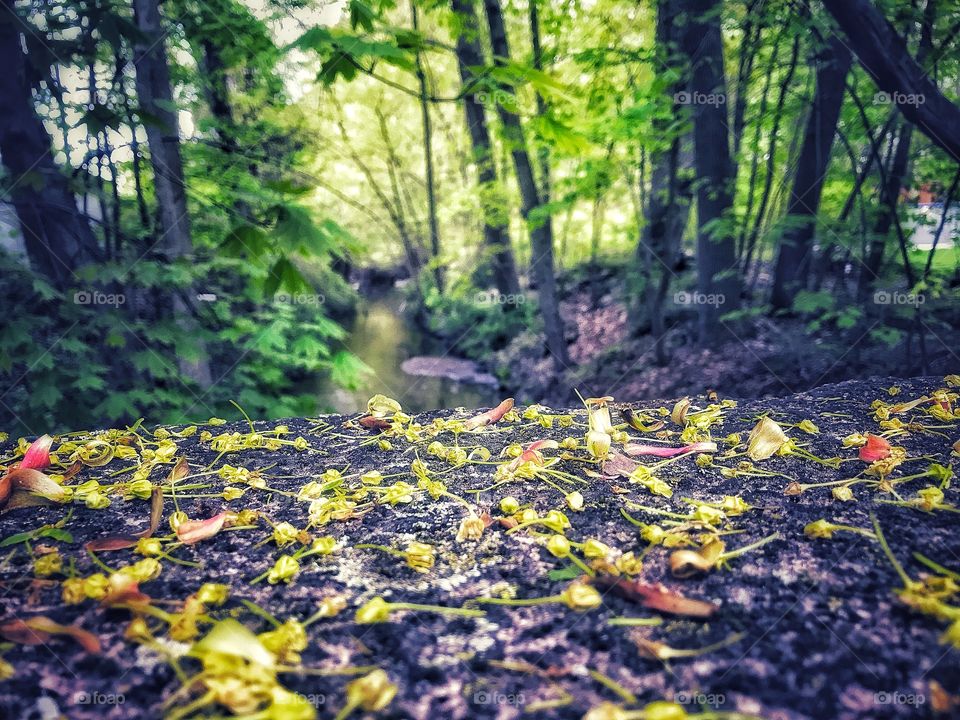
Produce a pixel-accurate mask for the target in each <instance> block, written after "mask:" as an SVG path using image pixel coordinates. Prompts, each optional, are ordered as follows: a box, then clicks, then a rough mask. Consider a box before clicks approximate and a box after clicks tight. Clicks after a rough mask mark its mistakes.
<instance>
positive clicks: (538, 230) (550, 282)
mask: <svg viewBox="0 0 960 720" xmlns="http://www.w3.org/2000/svg"><path fill="white" fill-rule="evenodd" d="M483 4H484V8H485V10H486V14H487V25H488V27H489V30H490V45H491V49H492V50H493V55H494V58H495V62H496V63H497V64H498V65H503V64H504V61H505V60H506V59H507V58H509V57H510V46H509V43H508V41H507V33H506V29H505V28H504V24H503V12H502V10H501V9H500V0H484V3H483ZM499 91H500V92H502V93H508V92H510V90H509V88H508V87H507V86H506V85H501V86H500V87H499ZM497 112H498V114H499V116H500V122H501V123H502V124H503V134H504V139H505V141H506V145H507V146H508V147H509V149H510V155H511V157H512V159H513V167H514V170H515V171H516V174H517V185H519V187H520V197H521V207H520V213H521V215H523V219H524V221H525V222H526V225H527V227H528V228H529V230H530V251H531V258H530V269H531V272H532V274H533V277H534V280H535V281H536V284H537V296H538V301H539V305H540V313H541V315H542V316H543V325H544V330H545V333H546V336H547V347H548V348H549V349H550V353H551V354H552V355H553V361H554V366H555V367H556V368H557V371H558V372H559V371H562V370H564V369H565V368H566V367H567V364H568V362H569V355H568V353H567V343H566V340H565V339H564V336H563V323H562V321H561V319H560V305H559V301H558V299H557V281H556V278H555V277H554V274H553V227H552V223H551V221H550V216H549V215H546V216H545V217H535V215H536V214H537V213H536V211H537V210H538V209H540V208H541V206H542V205H543V202H542V200H541V198H540V194H539V192H538V190H537V185H536V182H535V180H534V177H533V167H532V166H531V164H530V154H529V153H528V152H527V144H526V141H525V139H524V137H523V128H522V127H521V126H520V118H519V117H518V116H517V115H515V114H514V113H512V112H510V110H508V109H507V108H505V107H504V106H503V103H497Z"/></svg>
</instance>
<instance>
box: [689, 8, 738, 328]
mask: <svg viewBox="0 0 960 720" xmlns="http://www.w3.org/2000/svg"><path fill="white" fill-rule="evenodd" d="M678 4H679V5H680V7H681V9H682V10H683V11H685V12H686V14H687V24H686V27H685V28H684V31H683V32H682V42H681V45H682V47H683V50H684V54H685V55H686V56H687V59H688V61H689V63H690V70H691V74H690V95H689V98H690V101H691V105H692V114H693V139H694V163H695V166H696V169H697V225H698V233H697V290H698V297H697V310H698V321H699V322H698V331H699V333H698V334H699V338H700V343H701V344H702V345H713V344H716V343H717V342H718V341H720V340H721V339H724V338H725V336H726V335H727V333H726V332H724V326H723V325H722V324H721V322H720V315H721V314H723V313H727V312H730V311H732V310H736V309H737V307H738V306H739V304H740V274H739V270H738V267H737V255H736V246H735V241H734V236H733V231H732V227H731V226H730V220H729V218H728V217H726V215H727V213H728V212H729V210H730V208H731V206H732V204H733V182H734V179H735V177H736V169H735V168H734V164H733V161H732V159H731V157H730V138H729V135H728V132H727V112H726V98H727V81H726V76H725V75H724V68H723V37H722V35H721V32H720V9H721V2H720V0H683V2H681V3H678Z"/></svg>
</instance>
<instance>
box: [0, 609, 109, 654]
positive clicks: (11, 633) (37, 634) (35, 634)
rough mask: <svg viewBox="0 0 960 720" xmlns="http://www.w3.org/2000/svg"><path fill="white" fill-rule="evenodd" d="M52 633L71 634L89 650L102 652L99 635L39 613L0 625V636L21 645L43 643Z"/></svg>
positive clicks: (95, 652) (93, 652) (97, 652)
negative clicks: (55, 620) (63, 623)
mask: <svg viewBox="0 0 960 720" xmlns="http://www.w3.org/2000/svg"><path fill="white" fill-rule="evenodd" d="M52 635H69V636H70V637H72V638H73V639H74V640H76V641H77V642H78V643H80V646H81V647H83V649H84V650H86V651H87V652H89V653H91V654H93V655H97V654H99V653H100V641H99V640H98V639H97V636H96V635H94V634H92V633H90V632H88V631H86V630H84V629H83V628H79V627H77V626H76V625H61V624H60V623H58V622H54V621H53V620H51V619H50V618H48V617H45V616H43V615H37V616H35V617H32V618H28V619H27V620H20V619H15V620H10V621H8V622H5V623H3V624H2V625H0V636H3V637H4V638H6V639H7V640H9V641H10V642H13V643H17V644H19V645H43V644H45V643H47V642H48V641H49V640H50V637H51V636H52Z"/></svg>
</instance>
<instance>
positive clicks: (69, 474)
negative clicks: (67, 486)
mask: <svg viewBox="0 0 960 720" xmlns="http://www.w3.org/2000/svg"><path fill="white" fill-rule="evenodd" d="M82 467H83V463H82V462H80V461H79V460H77V461H75V462H74V463H73V464H72V465H71V466H70V467H68V468H67V471H66V472H65V473H64V474H63V482H69V481H70V480H73V477H74V475H76V474H77V473H78V472H80V469H81V468H82Z"/></svg>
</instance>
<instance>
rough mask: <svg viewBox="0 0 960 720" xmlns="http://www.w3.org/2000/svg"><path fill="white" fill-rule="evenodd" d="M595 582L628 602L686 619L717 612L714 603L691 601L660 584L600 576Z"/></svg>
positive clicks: (702, 616) (708, 615) (706, 616)
mask: <svg viewBox="0 0 960 720" xmlns="http://www.w3.org/2000/svg"><path fill="white" fill-rule="evenodd" d="M593 582H594V583H595V584H597V585H601V586H602V587H606V588H610V589H612V590H613V591H614V592H615V593H617V594H618V595H620V596H621V597H624V598H626V599H627V600H632V601H634V602H636V603H640V604H641V605H643V606H644V607H648V608H650V609H651V610H659V611H660V612H665V613H670V614H671V615H683V616H686V617H697V618H708V617H710V616H711V615H713V614H714V613H715V612H716V611H717V609H718V608H717V606H716V605H714V604H713V603H708V602H704V601H702V600H691V599H690V598H686V597H684V596H683V595H680V594H678V593H675V592H673V591H672V590H668V589H667V588H665V587H664V586H663V585H660V584H659V583H658V584H656V585H651V584H649V583H645V582H642V581H640V580H627V579H625V578H618V577H610V576H606V575H598V576H597V577H595V578H593Z"/></svg>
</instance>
